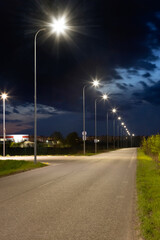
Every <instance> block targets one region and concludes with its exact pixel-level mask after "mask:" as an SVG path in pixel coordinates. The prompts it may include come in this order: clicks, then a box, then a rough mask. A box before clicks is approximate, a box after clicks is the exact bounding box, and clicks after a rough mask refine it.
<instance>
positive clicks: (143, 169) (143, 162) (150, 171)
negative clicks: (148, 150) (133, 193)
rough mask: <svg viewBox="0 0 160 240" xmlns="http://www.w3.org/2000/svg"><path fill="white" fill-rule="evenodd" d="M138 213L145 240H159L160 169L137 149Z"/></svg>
mask: <svg viewBox="0 0 160 240" xmlns="http://www.w3.org/2000/svg"><path fill="white" fill-rule="evenodd" d="M137 192H138V211H139V218H140V222H141V232H142V235H143V237H144V238H145V240H160V168H159V167H158V166H157V163H156V162H155V161H154V160H152V158H151V157H149V156H147V155H145V154H144V152H143V151H142V150H141V149H138V166H137Z"/></svg>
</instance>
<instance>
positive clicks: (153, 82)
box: [148, 78, 156, 84]
mask: <svg viewBox="0 0 160 240" xmlns="http://www.w3.org/2000/svg"><path fill="white" fill-rule="evenodd" d="M148 81H149V82H150V83H152V84H155V83H156V82H155V81H153V80H152V79H150V78H149V79H148Z"/></svg>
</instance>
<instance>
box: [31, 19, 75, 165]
mask: <svg viewBox="0 0 160 240" xmlns="http://www.w3.org/2000/svg"><path fill="white" fill-rule="evenodd" d="M47 29H48V30H49V31H51V33H54V34H56V35H57V37H59V36H60V35H64V34H65V32H66V30H68V29H70V28H69V26H67V20H66V18H65V16H62V17H59V18H57V19H56V18H53V22H52V23H51V24H49V25H48V28H42V29H39V30H38V31H37V32H36V34H35V36H34V163H36V162H37V53H36V51H37V46H36V45H37V36H38V34H39V33H40V32H42V31H45V30H47Z"/></svg>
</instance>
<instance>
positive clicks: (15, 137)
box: [0, 134, 29, 143]
mask: <svg viewBox="0 0 160 240" xmlns="http://www.w3.org/2000/svg"><path fill="white" fill-rule="evenodd" d="M28 140H29V135H28V134H13V135H6V141H12V142H15V143H20V142H24V141H28ZM0 141H3V136H0Z"/></svg>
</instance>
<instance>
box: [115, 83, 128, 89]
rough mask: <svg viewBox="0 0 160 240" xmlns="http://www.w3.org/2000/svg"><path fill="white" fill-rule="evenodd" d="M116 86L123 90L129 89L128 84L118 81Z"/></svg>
mask: <svg viewBox="0 0 160 240" xmlns="http://www.w3.org/2000/svg"><path fill="white" fill-rule="evenodd" d="M116 86H117V87H118V88H119V89H121V90H127V86H126V84H124V83H123V84H121V83H116Z"/></svg>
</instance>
